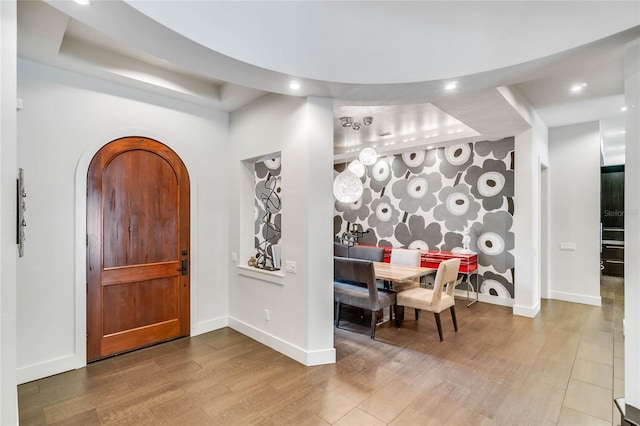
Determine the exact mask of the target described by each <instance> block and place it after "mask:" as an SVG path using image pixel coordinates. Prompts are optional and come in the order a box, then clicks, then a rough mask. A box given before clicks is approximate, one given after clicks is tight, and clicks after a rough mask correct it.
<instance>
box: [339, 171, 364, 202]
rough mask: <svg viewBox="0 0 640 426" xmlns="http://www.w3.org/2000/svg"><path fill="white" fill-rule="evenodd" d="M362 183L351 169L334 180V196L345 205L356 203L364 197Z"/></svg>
mask: <svg viewBox="0 0 640 426" xmlns="http://www.w3.org/2000/svg"><path fill="white" fill-rule="evenodd" d="M362 191H363V187H362V181H361V180H360V178H359V177H358V176H356V174H355V173H353V172H352V171H350V170H349V169H347V170H345V171H344V172H342V173H340V174H339V175H338V176H336V178H335V179H334V180H333V195H334V197H336V200H338V201H342V202H343V203H355V202H356V201H358V200H359V199H360V197H361V196H362Z"/></svg>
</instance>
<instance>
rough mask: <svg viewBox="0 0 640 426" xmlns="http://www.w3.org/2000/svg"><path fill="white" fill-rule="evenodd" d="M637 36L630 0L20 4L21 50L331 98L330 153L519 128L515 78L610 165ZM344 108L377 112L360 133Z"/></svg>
mask: <svg viewBox="0 0 640 426" xmlns="http://www.w3.org/2000/svg"><path fill="white" fill-rule="evenodd" d="M638 37H640V2H638V1H571V2H556V1H547V2H533V1H532V2H525V1H523V2H504V1H496V2H485V1H471V2H459V1H456V2H437V1H428V2H398V1H390V2H384V1H383V2H369V1H355V2H350V1H341V2H327V1H323V2H272V1H259V2H219V1H155V2H149V1H132V0H129V1H126V2H125V1H122V0H114V1H95V0H94V1H93V3H92V4H91V6H88V7H83V6H80V5H77V4H75V3H74V2H72V1H47V2H41V1H27V0H20V1H19V2H18V52H19V55H20V56H21V57H24V58H27V59H31V60H35V61H38V62H42V63H45V64H50V65H53V66H57V67H61V68H65V69H69V70H72V71H74V72H79V73H83V74H88V75H93V76H95V77H99V78H103V79H107V80H111V81H116V82H119V83H122V84H126V85H129V86H133V87H138V88H142V89H144V90H148V91H152V92H156V93H160V94H163V95H166V96H171V97H174V98H178V99H183V100H187V101H189V102H192V103H196V104H199V105H202V106H205V107H211V108H216V109H221V110H225V111H233V110H235V109H237V108H239V107H242V106H243V105H246V104H248V103H250V102H252V101H254V100H255V99H257V98H258V97H261V96H263V95H264V94H266V93H269V92H274V93H283V94H291V95H296V96H325V97H332V98H334V99H335V100H336V104H335V105H336V107H335V116H336V124H335V131H334V135H335V146H336V153H338V154H339V153H340V152H341V150H344V149H345V146H346V145H352V146H355V143H359V144H375V145H377V146H378V147H377V149H378V150H379V151H383V152H384V151H387V152H394V151H397V150H403V151H406V150H410V149H412V148H415V147H417V146H425V145H427V144H434V143H435V144H437V143H440V144H442V143H447V142H448V141H451V140H456V141H460V140H482V139H496V138H501V137H505V136H511V135H514V134H517V133H518V132H521V131H522V130H524V129H526V128H527V123H526V122H524V120H523V119H522V118H521V117H520V116H519V115H518V114H517V113H516V112H515V110H514V109H513V107H512V106H511V105H509V104H508V102H506V101H505V99H504V97H503V96H502V95H501V94H500V91H499V90H496V89H495V88H496V87H501V86H508V87H510V88H511V89H513V90H515V91H519V92H520V93H522V94H523V95H524V96H525V97H526V98H527V100H528V101H529V103H530V104H531V105H532V107H533V108H534V109H536V111H537V113H538V114H539V115H540V117H541V118H542V119H543V120H544V121H545V123H546V124H547V125H548V126H550V127H554V126H561V125H566V124H574V123H580V122H586V121H594V120H601V128H602V133H603V137H604V140H605V143H604V145H603V146H604V148H603V155H604V159H605V163H611V159H613V158H621V157H620V153H622V154H623V152H624V148H623V146H622V147H620V146H619V144H620V143H624V135H622V134H621V132H622V130H623V128H624V113H622V112H621V111H620V108H621V107H622V106H623V105H624V96H623V93H624V81H623V60H622V59H623V52H624V45H625V44H626V43H628V42H629V41H632V40H634V39H636V38H638ZM293 79H295V80H297V81H298V82H300V84H301V86H302V87H301V88H300V89H299V90H298V91H295V92H294V91H292V90H291V89H289V83H290V81H291V80H293ZM451 80H456V81H457V82H458V87H457V89H455V90H452V91H446V90H445V89H444V85H445V84H446V83H448V82H450V81H451ZM576 82H584V83H586V84H587V86H586V87H585V89H584V90H583V92H582V93H579V94H574V93H571V92H570V91H569V87H570V85H572V84H574V83H576ZM635 111H636V113H637V110H635ZM343 115H353V116H354V118H359V117H363V116H373V117H374V123H373V125H372V126H369V127H366V128H364V127H363V128H362V129H361V130H360V131H358V132H355V133H357V135H356V136H355V137H354V136H353V135H350V134H349V132H345V129H344V128H342V127H341V126H340V125H339V117H341V116H343ZM451 120H458V121H460V122H461V124H459V125H458V126H460V128H461V129H463V130H462V132H458V133H456V130H455V129H454V130H451V129H449V128H446V129H445V128H442V127H441V126H444V125H449V124H448V123H449V122H450V121H451ZM436 128H438V131H437V132H438V133H439V135H438V136H429V135H433V134H435V133H436V130H433V133H430V132H431V131H432V129H436ZM449 131H453V133H451V134H449V133H448V132H449ZM352 133H353V132H352ZM386 133H391V134H390V135H388V136H380V134H386ZM346 138H351V139H346ZM405 140H406V142H404V141H405ZM449 143H450V142H449ZM622 158H623V157H622ZM615 161H618V162H619V161H620V160H615Z"/></svg>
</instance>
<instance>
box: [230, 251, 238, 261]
mask: <svg viewBox="0 0 640 426" xmlns="http://www.w3.org/2000/svg"><path fill="white" fill-rule="evenodd" d="M231 261H232V262H237V261H238V253H236V252H235V251H234V252H233V253H231Z"/></svg>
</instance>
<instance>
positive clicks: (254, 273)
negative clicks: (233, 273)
mask: <svg viewBox="0 0 640 426" xmlns="http://www.w3.org/2000/svg"><path fill="white" fill-rule="evenodd" d="M236 268H237V270H238V275H242V276H245V277H249V278H254V279H257V280H262V281H267V282H270V283H274V284H280V285H284V274H283V273H282V272H277V271H265V270H264V269H260V268H253V267H251V266H245V265H238V266H237V267H236Z"/></svg>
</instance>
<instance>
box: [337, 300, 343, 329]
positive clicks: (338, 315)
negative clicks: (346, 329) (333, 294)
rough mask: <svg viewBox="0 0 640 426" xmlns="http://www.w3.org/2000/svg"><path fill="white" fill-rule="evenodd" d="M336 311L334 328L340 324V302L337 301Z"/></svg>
mask: <svg viewBox="0 0 640 426" xmlns="http://www.w3.org/2000/svg"><path fill="white" fill-rule="evenodd" d="M337 305H338V311H337V313H336V328H339V327H338V325H339V324H340V307H341V306H342V303H340V302H338V303H337Z"/></svg>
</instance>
